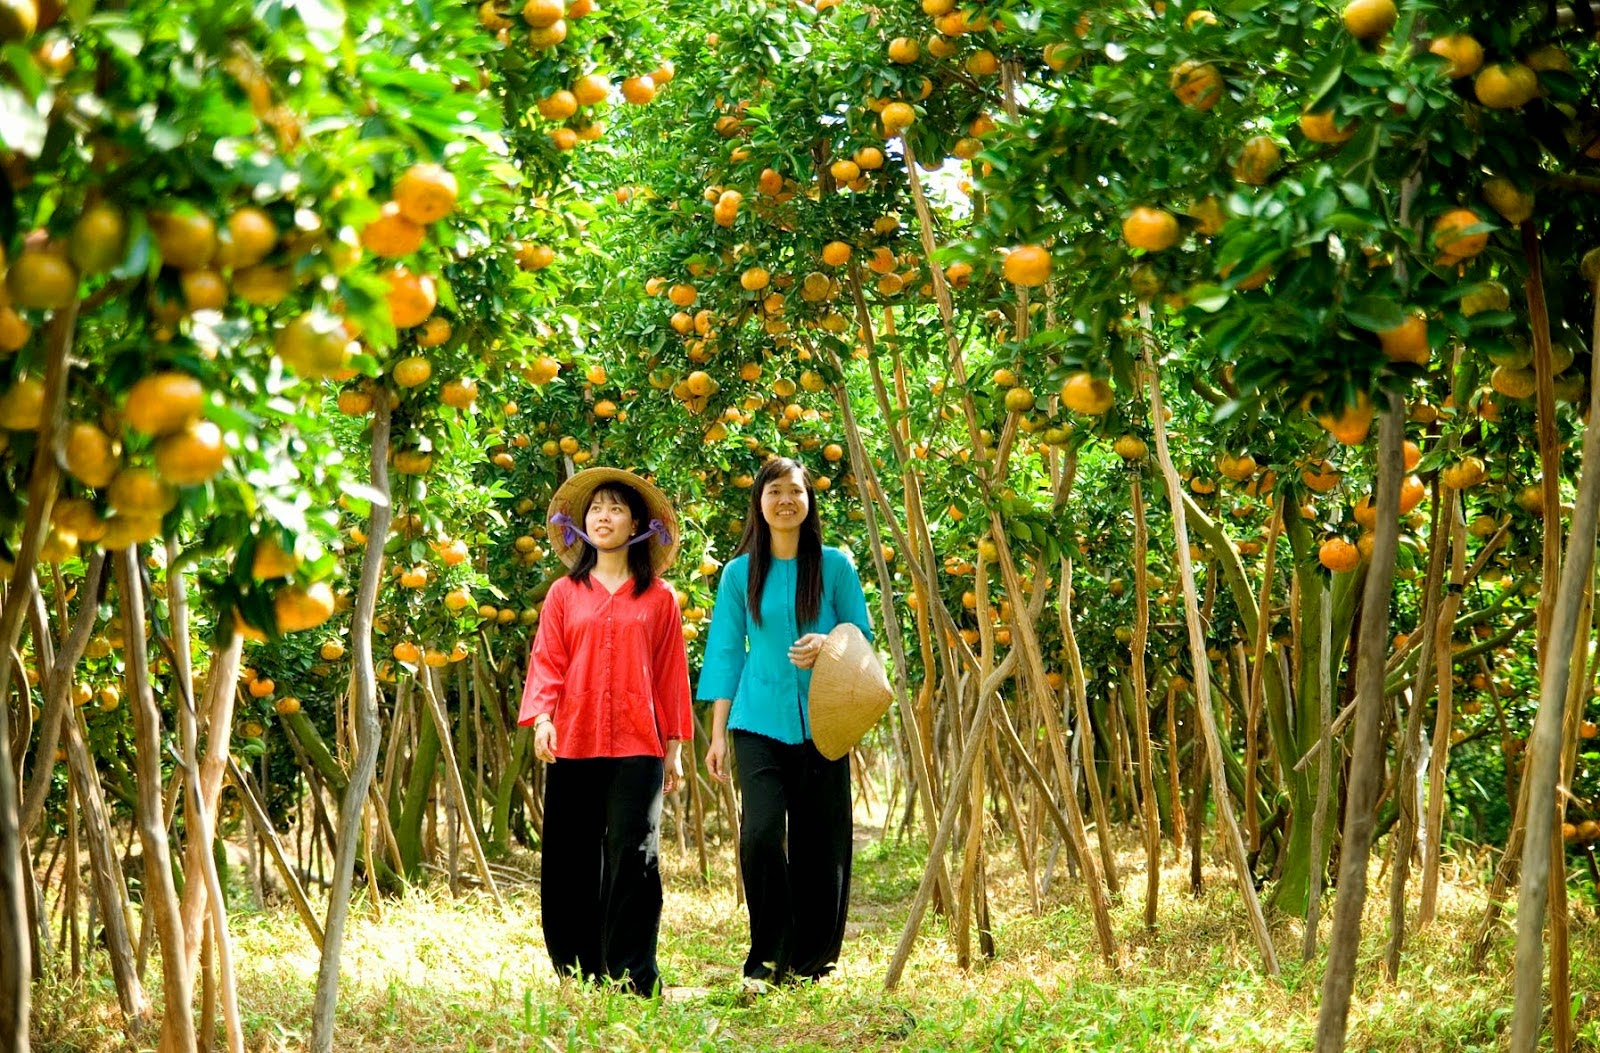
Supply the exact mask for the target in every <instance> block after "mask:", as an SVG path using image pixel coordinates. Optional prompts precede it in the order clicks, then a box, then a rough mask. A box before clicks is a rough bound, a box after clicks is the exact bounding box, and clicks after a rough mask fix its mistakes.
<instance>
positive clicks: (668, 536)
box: [550, 512, 672, 548]
mask: <svg viewBox="0 0 1600 1053" xmlns="http://www.w3.org/2000/svg"><path fill="white" fill-rule="evenodd" d="M550 522H551V523H553V524H555V525H556V526H558V527H560V528H561V540H562V543H563V544H565V545H568V546H571V545H576V544H577V543H578V539H579V538H582V539H583V540H584V541H587V542H589V547H591V548H599V547H600V546H599V545H596V544H595V543H594V539H593V538H591V537H590V536H589V535H588V534H585V533H584V532H583V531H582V530H580V529H578V524H577V523H574V522H573V521H572V517H571V516H569V515H567V513H565V512H557V513H555V514H554V515H552V516H551V517H550ZM651 540H658V541H660V542H661V544H662V545H663V546H665V547H670V546H671V544H672V532H671V531H669V530H668V529H667V524H665V523H663V522H662V521H661V520H659V519H652V520H650V525H649V526H647V527H646V528H645V530H644V533H642V534H640V535H639V536H638V537H636V538H632V539H630V540H629V541H628V544H627V545H624V546H623V547H624V548H627V547H629V546H631V545H637V544H638V543H639V542H641V541H651Z"/></svg>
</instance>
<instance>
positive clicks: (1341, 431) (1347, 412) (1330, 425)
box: [1317, 393, 1373, 446]
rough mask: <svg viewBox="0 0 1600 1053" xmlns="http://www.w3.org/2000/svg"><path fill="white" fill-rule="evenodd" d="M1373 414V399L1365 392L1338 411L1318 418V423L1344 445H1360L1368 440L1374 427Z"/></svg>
mask: <svg viewBox="0 0 1600 1053" xmlns="http://www.w3.org/2000/svg"><path fill="white" fill-rule="evenodd" d="M1372 415H1373V408H1372V401H1371V400H1370V399H1368V398H1367V396H1366V394H1365V393H1363V394H1360V395H1357V396H1356V401H1355V402H1353V403H1352V404H1350V405H1348V406H1345V407H1342V408H1341V409H1340V410H1339V411H1338V412H1337V413H1324V414H1323V415H1322V416H1320V417H1318V418H1317V423H1318V424H1320V425H1322V426H1323V427H1324V428H1326V429H1327V430H1328V433H1329V434H1330V435H1332V436H1333V437H1334V438H1335V439H1337V440H1339V441H1340V442H1341V443H1343V444H1344V445H1346V446H1359V445H1361V444H1362V443H1363V442H1366V441H1367V433H1368V432H1369V431H1370V430H1371V429H1372Z"/></svg>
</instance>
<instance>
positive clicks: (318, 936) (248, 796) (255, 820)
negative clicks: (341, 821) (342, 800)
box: [226, 757, 324, 952]
mask: <svg viewBox="0 0 1600 1053" xmlns="http://www.w3.org/2000/svg"><path fill="white" fill-rule="evenodd" d="M226 771H227V775H228V781H229V782H231V783H233V788H234V789H235V790H237V791H238V792H239V799H240V800H242V801H243V802H244V810H245V814H246V815H247V816H249V817H250V825H251V826H252V827H254V829H255V833H256V836H257V837H259V838H260V840H261V843H262V844H264V845H265V846H266V848H267V854H268V855H270V856H272V862H273V864H274V865H275V866H276V867H277V868H278V876H279V877H281V878H282V879H283V883H284V886H285V887H287V888H288V890H289V899H290V900H291V901H292V902H293V903H294V909H295V913H297V914H298V915H300V920H301V921H302V922H303V923H304V924H305V927H306V932H308V933H310V935H311V942H312V943H314V944H315V945H316V947H317V950H318V951H319V952H320V951H321V950H322V947H323V941H324V936H323V932H322V923H321V922H319V921H317V915H316V912H315V911H313V910H312V909H311V900H310V899H308V898H307V897H306V890H305V886H304V885H302V884H301V883H300V878H299V875H297V874H296V873H295V868H294V867H293V866H292V865H291V864H290V862H289V857H288V855H287V854H286V853H285V852H284V850H283V842H281V841H279V840H278V834H277V832H276V831H275V830H273V828H272V819H271V817H270V816H268V815H267V809H266V806H265V805H263V804H262V803H261V798H260V797H259V796H258V795H257V794H256V791H255V787H254V786H252V785H251V783H250V778H249V776H248V775H247V774H246V773H245V772H244V771H243V770H242V769H241V768H240V767H239V765H238V763H237V762H236V761H234V759H233V758H232V757H229V758H228V759H227V763H226ZM302 825H303V824H302ZM302 858H303V857H302ZM303 865H304V864H302V866H303Z"/></svg>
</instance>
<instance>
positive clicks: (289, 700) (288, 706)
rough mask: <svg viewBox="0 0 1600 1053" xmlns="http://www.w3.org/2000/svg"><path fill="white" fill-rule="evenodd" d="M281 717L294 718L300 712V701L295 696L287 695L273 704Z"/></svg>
mask: <svg viewBox="0 0 1600 1053" xmlns="http://www.w3.org/2000/svg"><path fill="white" fill-rule="evenodd" d="M272 708H273V709H274V710H276V711H277V713H278V715H279V716H280V717H292V716H294V715H295V714H296V713H298V712H300V700H299V699H298V698H295V697H294V696H293V695H285V696H283V697H282V698H280V699H278V700H277V701H276V702H274V703H273V704H272Z"/></svg>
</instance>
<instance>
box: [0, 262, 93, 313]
mask: <svg viewBox="0 0 1600 1053" xmlns="http://www.w3.org/2000/svg"><path fill="white" fill-rule="evenodd" d="M6 292H7V293H8V294H10V296H11V300H12V302H14V303H15V304H16V305H17V306H18V307H31V308H34V309H35V310H57V309H60V308H62V307H65V306H67V305H68V304H70V303H71V302H72V301H73V300H74V299H75V298H76V297H77V295H78V271H77V268H75V267H73V265H72V261H71V260H69V259H67V257H66V256H64V255H62V254H61V253H59V252H53V251H51V250H49V249H25V250H23V253H22V255H20V256H18V257H17V258H16V259H14V260H12V261H11V267H10V269H9V270H7V271H6Z"/></svg>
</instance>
